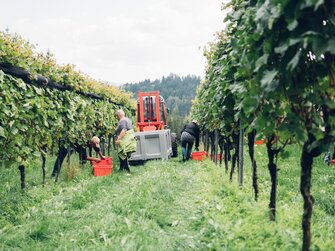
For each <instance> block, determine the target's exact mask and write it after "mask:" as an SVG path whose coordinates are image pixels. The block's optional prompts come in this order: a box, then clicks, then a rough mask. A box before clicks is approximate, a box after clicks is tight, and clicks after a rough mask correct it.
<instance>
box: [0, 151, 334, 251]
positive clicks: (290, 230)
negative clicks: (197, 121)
mask: <svg viewBox="0 0 335 251" xmlns="http://www.w3.org/2000/svg"><path fill="white" fill-rule="evenodd" d="M289 151H290V152H291V156H290V158H289V159H278V166H279V168H280V171H279V177H278V198H277V221H276V222H270V221H269V220H268V218H269V217H268V202H269V192H270V178H269V174H268V171H267V166H266V164H267V162H266V153H265V147H264V146H257V148H256V160H257V161H258V166H259V171H258V173H259V188H260V194H259V201H258V202H255V201H254V199H253V192H252V187H251V178H250V177H251V175H250V171H251V170H250V161H249V159H248V158H245V176H244V184H243V187H242V188H239V187H238V185H237V176H236V174H235V175H234V181H233V182H232V183H230V182H229V177H228V175H227V174H225V173H224V170H223V169H224V168H223V167H219V166H215V165H214V164H213V163H212V162H210V161H208V160H206V161H203V162H196V161H190V162H188V163H182V162H180V161H179V160H178V159H172V160H169V161H149V162H147V163H146V164H145V165H144V166H136V167H131V169H132V175H131V176H126V175H125V174H124V173H119V172H114V173H113V175H111V176H106V177H93V176H92V174H91V168H90V166H89V165H86V166H85V168H83V169H81V170H79V171H78V173H77V176H76V177H75V178H74V179H73V180H70V181H68V179H67V176H66V175H65V173H66V172H64V171H63V172H62V175H61V176H60V179H59V182H58V183H54V181H53V180H52V179H51V178H50V177H49V176H50V173H51V168H52V164H53V161H54V159H53V158H50V159H49V160H48V163H47V166H48V169H49V170H48V175H47V177H48V178H47V184H46V185H45V186H44V187H43V186H42V185H41V184H40V183H41V174H40V173H41V172H40V167H39V165H40V164H39V163H34V164H33V165H32V167H31V168H28V169H27V183H28V184H27V189H26V191H25V192H24V193H22V192H21V190H20V188H19V174H18V171H17V169H16V168H0V180H1V183H0V196H1V204H0V213H1V214H0V217H1V218H0V250H55V249H57V250H299V249H301V247H300V246H301V235H302V233H301V227H300V225H301V215H302V198H301V195H300V193H299V183H300V167H299V154H300V151H299V147H297V146H290V148H289ZM72 162H75V160H73V161H72ZM117 166H118V163H114V167H115V169H117ZM63 168H67V167H66V164H65V165H64V166H63ZM114 171H115V170H114ZM312 191H313V194H314V196H315V205H314V212H313V218H312V234H313V237H312V243H313V244H312V249H313V250H335V241H334V240H333V237H334V232H335V216H334V214H335V209H334V205H335V195H334V191H335V167H334V166H331V167H327V166H325V165H324V164H323V163H322V158H321V157H320V158H319V159H317V160H316V162H315V166H314V169H313V187H312Z"/></svg>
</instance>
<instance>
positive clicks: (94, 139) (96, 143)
mask: <svg viewBox="0 0 335 251" xmlns="http://www.w3.org/2000/svg"><path fill="white" fill-rule="evenodd" d="M90 143H91V145H93V146H95V147H100V139H99V138H98V137H97V136H94V137H92V138H91V140H90Z"/></svg>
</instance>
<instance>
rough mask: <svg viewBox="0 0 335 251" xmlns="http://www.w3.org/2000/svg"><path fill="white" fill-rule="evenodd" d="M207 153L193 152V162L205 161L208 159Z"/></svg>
mask: <svg viewBox="0 0 335 251" xmlns="http://www.w3.org/2000/svg"><path fill="white" fill-rule="evenodd" d="M206 155H207V152H205V151H202V152H192V159H193V160H204V159H205V158H206Z"/></svg>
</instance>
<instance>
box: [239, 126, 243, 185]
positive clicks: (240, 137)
mask: <svg viewBox="0 0 335 251" xmlns="http://www.w3.org/2000/svg"><path fill="white" fill-rule="evenodd" d="M239 127H240V133H239V146H238V148H239V150H238V154H239V157H238V185H239V186H242V185H243V144H244V130H243V128H242V125H241V121H240V122H239Z"/></svg>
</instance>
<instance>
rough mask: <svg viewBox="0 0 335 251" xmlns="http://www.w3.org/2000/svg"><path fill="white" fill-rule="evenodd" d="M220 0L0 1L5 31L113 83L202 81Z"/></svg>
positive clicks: (219, 22)
mask: <svg viewBox="0 0 335 251" xmlns="http://www.w3.org/2000/svg"><path fill="white" fill-rule="evenodd" d="M222 2H223V0H95V1H93V0H57V1H47V0H30V1H22V0H10V1H8V0H0V6H1V14H0V30H5V29H6V28H9V31H10V32H11V33H15V32H16V33H18V34H20V35H22V36H23V37H24V38H25V39H27V40H29V41H30V42H32V43H34V44H37V51H39V52H46V51H47V49H49V50H50V51H51V52H52V53H53V54H54V55H55V58H56V60H57V62H58V63H59V64H67V63H69V64H74V65H76V69H77V70H80V71H82V72H84V73H86V74H88V75H89V76H91V77H93V78H95V79H97V80H102V81H107V82H110V83H113V84H116V85H119V84H123V83H126V82H139V81H141V80H144V79H152V80H154V79H160V78H161V77H162V76H167V75H169V74H170V73H176V74H180V75H187V74H195V75H198V76H201V77H203V75H204V69H205V58H204V57H203V53H202V52H203V47H204V46H205V45H206V44H207V43H208V42H210V41H213V40H214V38H215V36H214V34H215V33H216V32H217V31H220V30H222V29H223V28H224V25H223V19H224V13H223V12H222V11H221V7H222Z"/></svg>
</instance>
